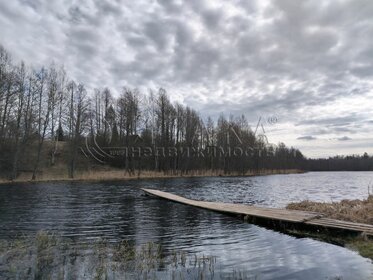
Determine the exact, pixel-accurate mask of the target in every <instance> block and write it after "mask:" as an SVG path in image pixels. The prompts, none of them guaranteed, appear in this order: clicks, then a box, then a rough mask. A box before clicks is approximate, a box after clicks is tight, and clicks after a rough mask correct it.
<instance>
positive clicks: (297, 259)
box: [0, 172, 373, 279]
mask: <svg viewBox="0 0 373 280" xmlns="http://www.w3.org/2000/svg"><path fill="white" fill-rule="evenodd" d="M371 180H373V173H369V172H355V173H348V172H346V173H341V172H339V173H337V172H336V173H307V174H300V175H278V176H263V177H252V178H189V179H187V178H182V179H172V180H148V181H127V182H121V183H119V182H115V183H94V184H92V183H53V184H51V183H45V184H36V185H17V186H1V187H0V222H1V223H0V238H1V239H11V238H14V237H15V236H17V235H20V234H34V233H35V232H37V231H38V230H51V231H57V232H59V233H61V234H62V235H63V236H66V237H72V238H74V239H75V240H77V241H78V242H82V243H84V242H88V241H89V240H92V239H97V238H100V237H104V238H105V239H107V240H108V241H109V242H118V241H120V240H123V239H127V240H132V241H134V242H135V243H136V244H139V245H140V244H143V243H145V242H149V241H152V242H155V243H158V244H161V245H162V246H163V247H164V248H165V250H166V251H169V252H171V251H172V250H174V249H177V250H179V249H181V250H184V251H186V252H188V253H192V254H194V253H197V254H201V255H202V254H204V255H212V256H217V264H216V267H217V268H218V269H219V270H220V271H223V272H227V273H228V272H232V269H233V268H234V269H235V270H238V271H243V272H248V273H250V275H258V276H259V277H261V278H259V279H267V278H269V279H271V278H277V279H299V278H300V277H301V278H302V279H321V278H327V277H334V276H341V277H343V279H368V278H369V277H372V275H373V265H372V263H371V262H370V261H369V260H367V259H364V258H362V257H360V256H359V255H358V254H356V253H354V252H352V251H349V250H347V249H345V248H341V247H337V246H333V245H331V244H326V243H323V242H318V241H315V240H311V239H297V238H294V237H291V236H288V235H284V234H281V233H277V232H274V231H271V230H266V229H264V228H260V227H257V226H254V225H250V224H245V223H243V222H241V221H239V220H236V219H232V218H231V217H226V216H224V215H220V214H217V213H213V212H209V211H205V210H201V209H196V208H193V207H189V206H184V205H180V204H176V203H172V202H167V201H164V200H159V199H156V198H150V197H147V196H145V195H144V194H143V193H142V192H141V191H140V190H139V188H140V187H148V188H156V189H161V190H167V191H169V192H173V193H176V194H180V195H183V196H187V197H190V198H195V199H202V200H210V201H224V202H234V203H246V204H259V205H269V206H273V207H282V206H284V205H286V204H287V203H288V202H291V201H299V200H303V199H312V200H318V201H330V200H333V201H335V200H340V199H343V198H363V197H365V196H366V195H367V193H366V192H367V185H368V184H369V182H370V181H371Z"/></svg>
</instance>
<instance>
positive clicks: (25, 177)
mask: <svg viewBox="0 0 373 280" xmlns="http://www.w3.org/2000/svg"><path fill="white" fill-rule="evenodd" d="M304 172H305V171H303V170H299V169H279V170H268V169H262V170H258V171H250V172H245V173H239V172H230V173H224V171H221V170H192V171H188V172H172V171H170V172H154V171H141V172H139V171H137V170H135V171H133V172H127V171H126V170H97V171H78V172H77V173H76V176H74V178H69V177H68V176H67V175H61V174H54V173H53V172H48V171H47V172H43V173H42V175H39V176H38V177H37V178H36V179H35V180H31V176H30V174H28V173H27V174H20V176H19V177H18V178H17V179H15V180H8V179H4V178H0V185H8V184H18V183H31V184H32V183H45V182H105V181H126V180H141V179H168V178H194V177H240V176H242V177H252V176H265V175H278V174H300V173H304Z"/></svg>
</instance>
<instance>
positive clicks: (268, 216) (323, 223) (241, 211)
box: [142, 189, 373, 237]
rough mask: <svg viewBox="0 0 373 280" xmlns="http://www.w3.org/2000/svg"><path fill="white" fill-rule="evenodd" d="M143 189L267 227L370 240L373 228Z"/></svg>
mask: <svg viewBox="0 0 373 280" xmlns="http://www.w3.org/2000/svg"><path fill="white" fill-rule="evenodd" d="M142 190H143V191H144V192H145V193H147V194H149V195H153V196H156V197H159V198H163V199H167V200H170V201H174V202H178V203H182V204H186V205H191V206H195V207H199V208H203V209H208V210H212V211H216V212H221V213H225V214H230V215H238V216H242V217H243V218H244V219H245V220H247V221H251V222H253V223H259V224H263V222H265V223H267V224H268V223H270V224H271V225H273V226H275V224H277V225H282V226H286V225H295V226H300V227H303V228H306V229H317V230H319V229H323V230H327V231H333V232H334V231H337V232H350V233H354V234H364V235H365V236H368V237H373V225H368V224H361V223H352V222H347V221H341V220H335V219H330V218H328V217H325V216H323V215H322V214H320V213H315V212H306V211H298V210H287V209H279V208H265V207H258V206H249V205H244V204H233V203H222V202H208V201H198V200H192V199H188V198H185V197H181V196H178V195H174V194H171V193H167V192H162V191H158V190H152V189H142Z"/></svg>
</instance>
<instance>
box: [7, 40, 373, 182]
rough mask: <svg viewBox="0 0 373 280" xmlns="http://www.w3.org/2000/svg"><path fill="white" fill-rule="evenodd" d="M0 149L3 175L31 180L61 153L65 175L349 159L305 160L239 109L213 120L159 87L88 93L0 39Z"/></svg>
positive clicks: (238, 168) (226, 169) (324, 166)
mask: <svg viewBox="0 0 373 280" xmlns="http://www.w3.org/2000/svg"><path fill="white" fill-rule="evenodd" d="M103 84H104V81H103ZM61 147H64V149H63V150H62V151H63V155H61ZM0 154H1V158H0V176H1V177H3V178H8V179H16V178H17V176H18V175H19V174H20V173H21V172H28V173H30V179H33V180H35V179H36V178H37V176H38V174H39V172H40V170H42V169H44V168H46V167H49V166H53V165H55V164H56V162H61V158H63V163H64V165H65V167H64V168H65V170H66V172H67V173H68V176H69V177H70V178H74V174H75V172H76V170H77V169H80V168H83V167H86V166H87V162H90V163H91V164H94V165H107V166H110V167H111V168H116V169H123V170H126V171H127V172H129V173H134V172H136V171H137V172H139V171H141V170H153V171H157V172H166V173H167V172H171V173H172V172H181V173H183V174H188V172H190V171H193V170H219V171H221V172H222V174H229V173H232V172H235V173H242V174H245V173H247V172H248V171H250V170H251V171H255V170H261V169H271V170H276V169H306V170H339V169H340V168H345V167H346V166H347V165H346V166H345V165H343V163H341V162H345V161H346V160H347V159H345V158H343V159H335V160H330V159H329V160H308V159H306V158H305V157H304V156H303V155H302V153H301V152H300V151H299V150H297V149H294V148H289V147H287V146H286V145H285V144H283V143H279V144H277V145H274V144H271V143H269V142H268V140H267V138H266V136H265V135H263V134H260V133H257V131H256V130H255V128H252V127H250V126H249V124H248V121H247V119H246V118H245V116H243V115H242V116H232V115H229V116H225V115H224V112H222V114H221V115H220V117H219V118H218V119H217V120H214V119H212V118H211V117H208V118H206V119H203V118H202V117H201V114H200V113H199V112H197V111H196V110H194V109H193V108H190V107H188V106H184V105H182V104H179V103H175V102H171V101H170V98H169V96H168V94H167V92H166V90H165V89H162V88H160V89H157V90H151V89H150V90H149V91H148V92H146V93H143V92H140V91H139V90H137V89H136V88H128V87H124V88H122V89H121V90H120V94H119V95H118V94H117V96H114V95H113V94H112V93H111V91H110V89H108V88H105V87H103V88H100V89H94V90H93V91H92V92H88V91H87V90H86V88H85V86H84V84H82V83H80V82H78V81H74V80H71V79H69V77H68V75H67V73H66V71H65V70H64V68H63V67H58V66H56V65H54V64H53V63H52V64H51V65H49V66H48V67H41V68H40V69H35V68H32V67H30V66H27V65H26V64H25V63H24V62H20V63H14V62H13V60H12V57H11V55H10V53H9V52H8V51H7V50H6V49H5V48H4V47H2V46H0ZM368 159H369V160H367V159H366V158H362V159H360V158H359V159H356V158H355V161H356V160H358V161H359V162H363V164H362V165H361V166H360V165H357V164H355V163H354V164H353V166H354V168H357V169H359V170H360V169H364V168H368V169H369V170H371V169H372V167H373V166H372V164H371V162H372V159H371V158H369V156H368ZM348 162H351V160H350V159H348ZM368 162H369V167H367V166H368V165H366V163H368ZM346 168H347V167H346ZM364 170H365V169H364Z"/></svg>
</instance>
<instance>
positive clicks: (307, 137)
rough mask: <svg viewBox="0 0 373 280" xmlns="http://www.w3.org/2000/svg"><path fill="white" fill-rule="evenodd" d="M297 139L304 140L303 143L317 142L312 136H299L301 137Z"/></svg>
mask: <svg viewBox="0 0 373 280" xmlns="http://www.w3.org/2000/svg"><path fill="white" fill-rule="evenodd" d="M297 139H298V140H305V141H313V140H317V138H316V137H314V136H301V137H298V138H297Z"/></svg>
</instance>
